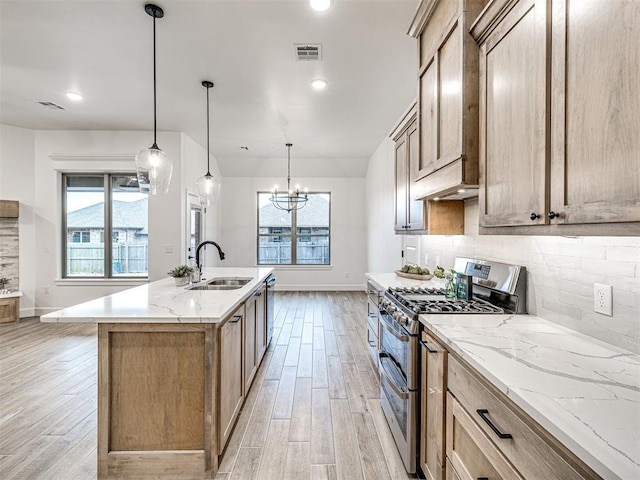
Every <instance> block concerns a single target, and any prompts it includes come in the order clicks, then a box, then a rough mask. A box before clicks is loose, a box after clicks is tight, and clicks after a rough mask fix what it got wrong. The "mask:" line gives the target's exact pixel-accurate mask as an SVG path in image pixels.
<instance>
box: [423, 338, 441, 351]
mask: <svg viewBox="0 0 640 480" xmlns="http://www.w3.org/2000/svg"><path fill="white" fill-rule="evenodd" d="M420 345H422V346H423V347H424V348H425V349H426V350H427V352H429V353H438V351H437V350H434V349H433V348H431V347H430V346H429V345H427V344H426V343H424V342H422V341H421V342H420Z"/></svg>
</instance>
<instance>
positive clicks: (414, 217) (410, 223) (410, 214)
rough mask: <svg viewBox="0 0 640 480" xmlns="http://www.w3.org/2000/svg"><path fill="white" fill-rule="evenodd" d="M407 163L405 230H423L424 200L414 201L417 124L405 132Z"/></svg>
mask: <svg viewBox="0 0 640 480" xmlns="http://www.w3.org/2000/svg"><path fill="white" fill-rule="evenodd" d="M406 138H407V139H406V142H405V143H406V145H407V149H408V151H407V162H408V164H409V183H408V186H407V190H408V195H407V227H408V228H407V230H423V229H424V228H425V225H424V200H416V199H415V198H416V194H417V183H416V180H418V170H419V162H420V152H419V151H418V144H419V140H420V139H419V138H418V123H417V122H413V123H412V124H411V125H410V126H409V129H408V130H407V136H406Z"/></svg>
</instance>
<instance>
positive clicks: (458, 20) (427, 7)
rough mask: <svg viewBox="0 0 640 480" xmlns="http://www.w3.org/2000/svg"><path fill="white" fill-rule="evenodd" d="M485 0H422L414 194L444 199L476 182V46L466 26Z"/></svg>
mask: <svg viewBox="0 0 640 480" xmlns="http://www.w3.org/2000/svg"><path fill="white" fill-rule="evenodd" d="M485 3H486V0H423V1H422V2H421V4H420V6H419V7H418V11H417V13H416V16H415V18H414V20H413V23H412V24H411V27H410V29H409V34H410V35H412V36H414V37H416V38H418V50H419V52H418V55H419V65H420V67H419V72H418V115H417V118H418V132H419V138H420V143H419V145H420V155H419V160H418V173H417V178H418V179H419V180H420V181H419V186H418V189H419V193H418V195H419V196H420V197H423V198H433V197H436V196H438V197H444V196H447V195H449V194H452V193H456V192H457V190H459V189H461V188H467V189H468V188H475V187H477V184H478V83H477V82H478V47H477V45H476V43H475V42H474V40H473V38H472V37H471V36H470V35H469V33H468V31H469V26H470V25H471V22H472V21H473V20H474V19H475V18H476V16H477V15H478V14H479V12H480V10H481V9H482V7H483V6H484V4H485Z"/></svg>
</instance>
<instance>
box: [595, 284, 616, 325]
mask: <svg viewBox="0 0 640 480" xmlns="http://www.w3.org/2000/svg"><path fill="white" fill-rule="evenodd" d="M612 300H613V287H612V286H611V285H604V284H602V283H594V284H593V311H594V312H596V313H602V314H603V315H608V316H609V317H611V316H613V301H612Z"/></svg>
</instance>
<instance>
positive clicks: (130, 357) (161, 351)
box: [98, 323, 218, 479]
mask: <svg viewBox="0 0 640 480" xmlns="http://www.w3.org/2000/svg"><path fill="white" fill-rule="evenodd" d="M216 335H217V329H216V326H215V325H213V324H130V323H129V324H116V323H114V324H100V325H99V326H98V478H99V479H106V478H120V479H122V478H127V477H138V478H140V477H147V476H148V477H156V478H157V477H159V476H163V477H167V478H174V479H179V478H193V477H198V478H213V477H214V476H215V474H216V471H217V469H218V455H217V454H218V448H217V447H218V446H217V443H216V438H217V437H216V431H217V426H216V425H215V422H216V417H217V415H215V414H214V413H215V412H216V405H215V403H216V395H215V391H216V390H215V389H216V385H215V383H216V378H217V375H214V372H215V371H216V368H217V365H215V363H216V362H217V361H218V360H217V358H216V355H214V350H215V349H216V347H215V345H216V344H217V341H216Z"/></svg>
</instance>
